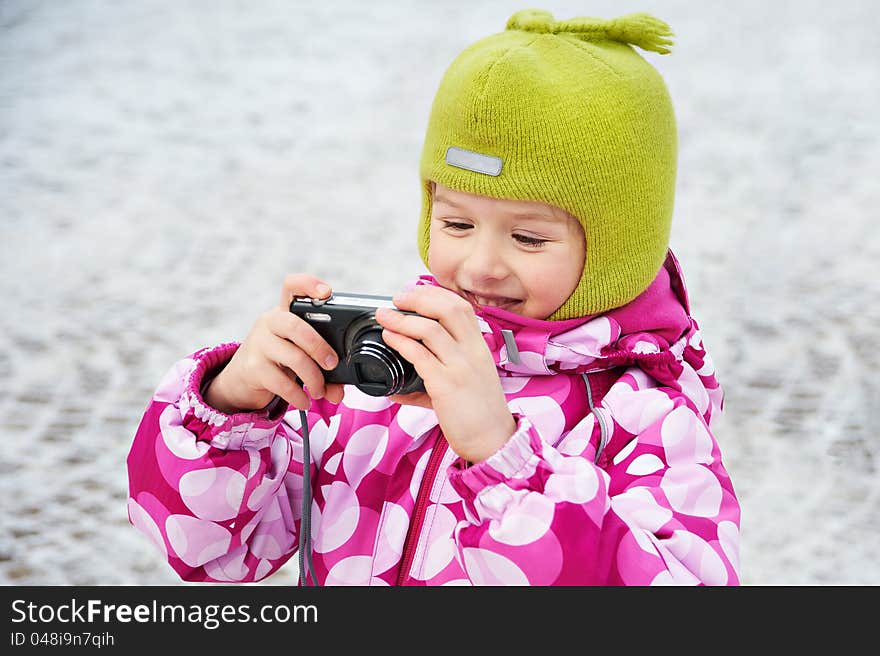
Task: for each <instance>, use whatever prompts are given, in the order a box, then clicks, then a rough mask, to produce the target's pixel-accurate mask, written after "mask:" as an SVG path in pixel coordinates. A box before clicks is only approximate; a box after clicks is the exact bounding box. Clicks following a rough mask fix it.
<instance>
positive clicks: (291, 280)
mask: <svg viewBox="0 0 880 656" xmlns="http://www.w3.org/2000/svg"><path fill="white" fill-rule="evenodd" d="M331 292H332V289H331V287H330V285H328V284H327V283H326V282H324V281H323V280H321V279H320V278H317V277H315V276H313V275H311V274H308V273H289V274H287V275H286V276H285V277H284V282H283V283H282V285H281V307H282V308H284V309H285V310H289V309H290V302H291V301H292V300H293V297H294V296H308V297H310V298H327V297H328V296H330V293H331Z"/></svg>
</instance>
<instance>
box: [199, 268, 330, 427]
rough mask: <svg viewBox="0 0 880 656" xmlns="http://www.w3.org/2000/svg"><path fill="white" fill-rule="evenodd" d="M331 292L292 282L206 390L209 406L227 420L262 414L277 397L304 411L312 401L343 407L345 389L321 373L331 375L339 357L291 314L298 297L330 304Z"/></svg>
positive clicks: (302, 280) (300, 279)
mask: <svg viewBox="0 0 880 656" xmlns="http://www.w3.org/2000/svg"><path fill="white" fill-rule="evenodd" d="M330 292H331V289H330V286H329V285H327V284H326V283H324V282H323V281H321V280H319V279H318V278H315V277H314V276H310V275H308V274H305V273H294V274H289V275H288V276H286V277H285V279H284V284H283V287H282V291H281V303H280V305H278V306H276V307H274V308H272V309H271V310H268V311H267V312H264V313H263V314H261V315H260V317H259V318H258V319H257V320H256V322H254V325H253V327H252V328H251V331H250V333H249V334H248V336H247V337H246V338H245V340H244V341H243V342H242V343H241V345H240V346H239V347H238V350H237V351H236V352H235V355H233V356H232V359H230V360H229V362H228V363H227V365H226V366H225V367H224V368H223V370H222V371H221V372H220V373H219V374H217V376H216V377H215V378H214V380H213V381H211V383H210V384H209V386H208V388H207V390H205V395H204V397H205V401H206V402H207V403H208V404H209V405H211V406H212V407H214V408H216V409H217V410H220V411H221V412H225V413H227V414H231V413H235V412H246V411H252V410H259V409H261V408H264V407H266V406H267V405H268V404H269V403H270V402H271V401H272V399H274V398H275V396H276V395H277V396H280V397H281V398H283V399H284V400H285V401H287V402H288V403H289V404H290V405H292V406H294V407H296V408H298V409H300V410H305V409H306V408H308V407H309V404H310V399H309V396H311V397H312V398H315V399H320V398H322V397H325V396H326V397H327V399H329V400H330V401H332V402H334V403H339V402H340V401H341V400H342V394H343V386H342V385H340V384H330V385H328V384H326V383H325V382H324V375H323V373H322V372H321V368H324V369H327V370H328V371H329V370H330V369H333V368H334V367H335V366H336V364H337V363H338V358H337V356H336V353H335V352H334V351H333V349H332V348H331V346H330V345H329V344H328V343H327V342H326V341H325V340H324V339H323V338H322V337H321V336H320V335H318V333H317V332H315V329H314V328H312V327H311V326H310V325H309V324H307V323H306V322H305V321H303V320H302V319H300V318H299V317H297V316H296V315H295V314H293V313H292V312H291V311H290V302H291V301H292V300H293V297H294V296H310V297H312V298H327V297H328V296H329V295H330ZM297 377H299V379H300V380H301V381H302V382H303V383H304V384H305V387H307V388H308V390H309V393H308V394H306V393H305V391H303V387H302V386H301V385H300V384H299V383H298V382H297V380H296V378H297Z"/></svg>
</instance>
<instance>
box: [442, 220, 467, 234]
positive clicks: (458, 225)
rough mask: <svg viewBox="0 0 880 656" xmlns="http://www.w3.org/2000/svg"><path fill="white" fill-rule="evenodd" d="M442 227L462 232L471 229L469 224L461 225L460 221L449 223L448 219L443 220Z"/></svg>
mask: <svg viewBox="0 0 880 656" xmlns="http://www.w3.org/2000/svg"><path fill="white" fill-rule="evenodd" d="M443 227H444V228H450V229H451V230H457V231H461V232H464V231H465V230H468V229H470V228H472V227H473V226H471V224H470V223H462V222H461V221H449V220H448V219H444V220H443Z"/></svg>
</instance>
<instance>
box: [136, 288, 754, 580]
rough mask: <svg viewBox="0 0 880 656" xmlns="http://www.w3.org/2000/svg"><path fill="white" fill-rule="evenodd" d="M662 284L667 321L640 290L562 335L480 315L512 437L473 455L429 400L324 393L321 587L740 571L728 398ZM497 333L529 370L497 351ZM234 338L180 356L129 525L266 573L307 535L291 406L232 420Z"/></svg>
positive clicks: (157, 415) (202, 567)
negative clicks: (229, 395) (224, 374)
mask: <svg viewBox="0 0 880 656" xmlns="http://www.w3.org/2000/svg"><path fill="white" fill-rule="evenodd" d="M420 284H434V283H433V282H432V280H431V279H425V280H420ZM655 291H656V290H655ZM661 291H662V290H661ZM666 294H667V296H666V297H663V296H662V294H660V296H659V297H662V298H665V299H666V300H665V301H664V302H665V303H666V305H665V306H664V308H665V309H664V312H663V313H661V314H660V315H658V316H662V317H664V319H663V320H664V321H666V322H667V324H664V331H661V330H660V329H659V328H658V327H657V326H656V325H653V324H648V323H646V322H648V321H649V320H651V316H652V315H651V314H650V313H649V312H646V311H643V310H640V309H639V308H640V307H642V306H640V305H639V303H641V302H642V301H640V299H636V301H634V302H633V304H630V305H631V306H632V307H630V306H625V308H622V309H620V310H615V311H613V312H611V313H609V314H608V315H603V316H601V317H596V318H594V319H591V320H587V321H584V322H582V323H581V324H580V325H576V324H568V327H567V328H565V329H564V330H562V331H561V332H560V329H559V328H557V324H555V323H553V322H543V321H537V320H532V319H526V318H523V317H517V316H515V315H510V314H509V313H505V312H504V311H501V310H498V309H497V308H488V309H487V311H486V312H485V313H484V315H483V316H482V317H481V325H482V326H483V329H484V337H485V339H486V343H487V345H488V346H489V348H490V351H491V352H492V354H493V357H494V358H495V359H496V362H497V363H498V366H499V375H500V376H501V386H502V389H503V391H504V393H505V394H506V395H507V399H508V404H509V407H510V409H511V412H512V413H513V415H514V417H515V419H516V421H517V430H516V433H515V434H514V435H513V436H512V437H511V438H510V440H509V441H508V442H507V444H505V445H504V446H503V447H502V448H501V449H499V450H498V451H497V452H496V453H495V454H493V455H492V456H491V457H490V458H488V459H487V460H485V461H484V462H481V463H476V464H472V465H471V464H469V463H464V462H463V461H462V460H461V459H460V458H458V457H457V456H456V454H455V453H454V452H452V451H451V450H450V449H449V447H448V445H447V443H446V441H445V439H444V438H443V435H442V433H441V432H440V428H439V425H438V420H437V417H436V415H435V414H434V413H433V411H431V410H428V409H424V408H417V407H412V406H399V405H396V404H394V403H392V402H391V401H390V399H388V398H385V397H372V396H369V395H366V394H363V393H362V392H360V391H358V390H357V389H356V388H353V387H347V388H346V391H345V397H344V399H343V402H342V403H340V404H338V405H335V404H332V403H330V402H328V401H326V400H318V401H314V402H313V404H312V407H311V408H310V409H309V411H308V421H309V428H310V437H311V440H310V447H311V453H310V458H309V461H310V462H311V466H312V470H311V480H312V496H313V499H312V511H311V524H312V548H313V552H312V557H313V563H314V566H315V572H316V575H317V577H318V582H320V583H322V584H324V585H397V584H409V585H585V584H588V585H595V584H600V585H681V584H686V585H693V584H706V585H731V584H736V583H738V580H739V577H738V568H739V521H740V515H739V504H738V502H737V499H736V495H735V494H734V491H733V488H732V485H731V482H730V479H729V477H728V475H727V472H726V471H725V470H724V467H723V465H722V462H721V455H720V450H719V447H718V444H717V442H716V440H715V438H714V437H713V435H712V432H711V429H710V426H711V425H712V420H713V418H714V417H715V416H717V414H718V412H719V411H720V407H721V402H722V400H723V394H722V392H721V388H720V386H719V385H718V383H717V381H716V380H715V377H714V374H715V368H714V365H713V364H712V361H711V360H710V359H709V356H708V354H706V352H705V351H704V350H703V344H702V340H701V338H700V336H699V329H698V326H697V324H696V322H695V321H694V320H693V319H691V318H690V317H688V316H687V315H686V314H684V312H683V310H682V306H681V304H680V301H679V300H678V298H677V297H675V295H674V293H673V291H672V287H671V286H670V288H669V289H668V290H667V291H666ZM657 298H658V295H657V294H655V295H654V296H652V299H653V300H652V302H653V303H655V304H656V303H657ZM645 307H647V306H645ZM650 307H655V305H652V306H650ZM670 326H675V327H677V329H679V330H680V335H681V336H680V337H679V338H678V339H676V340H675V341H673V342H667V341H665V339H664V338H663V337H662V335H666V334H669V335H671V334H673V331H672V329H671V328H670ZM501 330H510V331H512V332H513V334H514V338H515V340H516V343H517V347H518V350H519V351H520V355H521V359H520V363H519V364H516V365H515V364H513V363H509V362H506V361H505V359H504V357H503V356H504V354H503V353H502V352H501V349H502V347H503V346H504V339H503V337H502V335H501ZM236 348H237V345H236V344H225V345H221V346H218V347H216V348H213V349H204V350H202V351H199V352H198V353H196V354H194V355H193V356H191V357H189V358H185V359H183V360H181V361H180V362H179V363H177V364H176V365H175V366H174V367H173V368H172V370H171V371H170V372H169V374H168V376H166V378H165V379H163V381H162V383H161V384H160V386H159V388H158V389H157V390H156V393H155V395H154V398H153V400H152V402H151V404H150V405H149V407H148V408H147V411H146V412H145V413H144V417H143V419H142V421H141V424H140V426H139V428H138V431H137V434H136V436H135V441H134V443H133V445H132V449H131V454H130V457H129V478H130V483H131V490H132V494H131V498H130V499H129V501H128V515H129V519H130V522H131V523H132V525H133V526H135V527H136V528H137V529H138V530H140V531H141V532H142V533H143V534H144V535H145V536H146V538H147V539H148V540H149V541H150V542H151V543H152V544H154V545H155V546H156V548H157V549H159V550H160V551H161V552H162V553H163V555H164V556H165V557H166V558H167V559H168V561H169V563H170V565H171V566H172V567H173V568H174V569H175V570H176V571H177V572H178V574H179V575H180V576H181V577H182V578H184V579H186V580H191V581H224V582H246V581H257V580H261V579H264V578H265V577H267V576H270V575H271V574H272V573H273V572H275V571H277V570H278V568H279V567H281V566H283V565H284V563H286V562H287V561H288V560H290V558H291V556H293V555H294V553H295V551H296V549H297V545H298V531H299V530H300V512H301V503H302V495H303V490H302V485H303V442H302V438H301V429H302V427H301V426H300V419H299V413H298V411H293V410H292V411H289V412H287V413H286V414H283V413H281V414H279V413H276V414H275V415H273V416H270V415H269V413H268V412H267V411H264V412H256V413H242V414H239V415H224V414H223V413H220V412H218V411H217V410H215V409H213V408H210V407H209V406H207V405H206V404H205V403H204V400H203V399H202V398H201V395H200V392H199V390H200V389H201V386H202V383H203V382H204V376H205V375H206V372H208V371H211V370H213V369H216V367H217V366H218V365H220V364H222V363H223V362H225V361H226V360H228V359H229V357H231V355H232V353H233V352H234V351H235V349H236ZM584 374H588V378H587V381H588V383H589V384H590V385H591V386H593V385H597V386H596V387H595V388H593V387H591V389H592V395H591V397H590V396H589V395H588V394H587V391H586V389H585V381H584V378H583V377H582V376H583V375H584ZM591 402H592V403H593V404H594V405H598V407H599V408H600V409H601V413H602V421H597V415H596V414H594V413H593V412H592V411H591V407H590V404H591ZM600 444H601V445H602V449H601V450H600V449H599V446H600ZM597 563H606V564H607V566H606V567H605V568H604V569H600V568H598V567H597Z"/></svg>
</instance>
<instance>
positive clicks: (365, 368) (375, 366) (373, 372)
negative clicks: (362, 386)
mask: <svg viewBox="0 0 880 656" xmlns="http://www.w3.org/2000/svg"><path fill="white" fill-rule="evenodd" d="M354 369H355V372H356V375H357V378H358V380H359V381H361V382H364V383H371V384H378V385H384V384H385V379H386V377H387V373H388V369H387V367H385V366H383V364H382V363H381V362H380V361H377V360H374V359H368V358H364V359H363V360H361V361H359V362H356V363H355V365H354Z"/></svg>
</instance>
